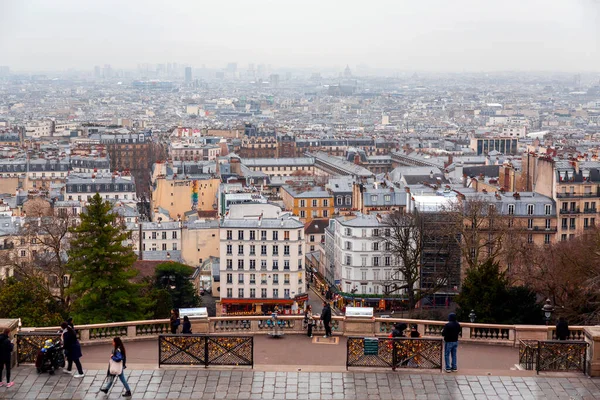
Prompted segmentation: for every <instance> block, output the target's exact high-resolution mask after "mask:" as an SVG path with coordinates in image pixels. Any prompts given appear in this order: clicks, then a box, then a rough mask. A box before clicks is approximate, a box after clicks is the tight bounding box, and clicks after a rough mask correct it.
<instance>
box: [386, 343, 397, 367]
mask: <svg viewBox="0 0 600 400" xmlns="http://www.w3.org/2000/svg"><path fill="white" fill-rule="evenodd" d="M388 340H390V339H388ZM391 341H392V371H395V370H396V363H397V362H398V346H396V339H391Z"/></svg>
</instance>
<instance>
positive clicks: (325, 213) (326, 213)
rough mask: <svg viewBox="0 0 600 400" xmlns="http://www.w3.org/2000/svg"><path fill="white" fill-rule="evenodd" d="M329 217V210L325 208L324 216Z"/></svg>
mask: <svg viewBox="0 0 600 400" xmlns="http://www.w3.org/2000/svg"><path fill="white" fill-rule="evenodd" d="M327 217H329V211H327V210H323V218H327Z"/></svg>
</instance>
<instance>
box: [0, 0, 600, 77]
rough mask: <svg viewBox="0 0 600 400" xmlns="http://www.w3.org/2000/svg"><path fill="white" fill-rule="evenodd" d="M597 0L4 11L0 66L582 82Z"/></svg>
mask: <svg viewBox="0 0 600 400" xmlns="http://www.w3.org/2000/svg"><path fill="white" fill-rule="evenodd" d="M599 48H600V3H599V2H598V1H597V0H552V1H542V0H527V1H519V0H508V1H503V2H482V1H477V0H458V1H452V2H448V1H442V0H427V1H422V2H414V1H413V2H408V1H372V2H369V3H365V2H363V1H356V0H350V1H345V2H339V1H317V0H305V1H265V0H260V1H253V2H248V1H239V0H231V1H226V2H206V1H200V2H198V1H191V0H183V1H179V2H177V3H168V2H163V1H156V0H150V1H141V0H131V1H126V2H123V1H116V0H109V1H102V2H82V1H77V0H56V1H52V2H47V1H43V0H31V1H27V2H24V1H20V0H2V2H1V5H0V61H1V62H0V64H3V65H10V66H11V68H12V69H13V70H15V71H16V70H21V71H41V70H64V69H69V68H75V69H89V68H92V67H93V66H94V65H103V64H111V65H113V66H114V67H118V68H132V67H134V66H135V65H137V64H138V63H158V62H165V60H180V62H182V63H186V64H189V65H193V66H194V67H201V66H206V67H209V68H211V67H222V66H223V65H224V64H226V63H228V62H237V63H238V64H239V65H245V64H247V63H265V64H272V65H273V66H274V67H291V68H312V67H315V68H323V67H339V68H343V67H344V66H345V65H346V64H349V65H350V66H351V67H354V66H356V65H361V64H362V65H368V66H369V67H370V68H374V69H386V70H396V71H413V70H422V71H454V72H463V71H506V70H511V71H565V72H590V71H594V70H596V69H597V66H598V65H600V51H599Z"/></svg>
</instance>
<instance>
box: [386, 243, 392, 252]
mask: <svg viewBox="0 0 600 400" xmlns="http://www.w3.org/2000/svg"><path fill="white" fill-rule="evenodd" d="M391 250H392V244H391V243H390V242H385V251H391Z"/></svg>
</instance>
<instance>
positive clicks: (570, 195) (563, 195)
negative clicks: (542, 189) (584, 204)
mask: <svg viewBox="0 0 600 400" xmlns="http://www.w3.org/2000/svg"><path fill="white" fill-rule="evenodd" d="M556 197H557V198H559V199H589V198H592V197H600V193H598V192H596V193H557V194H556Z"/></svg>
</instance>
